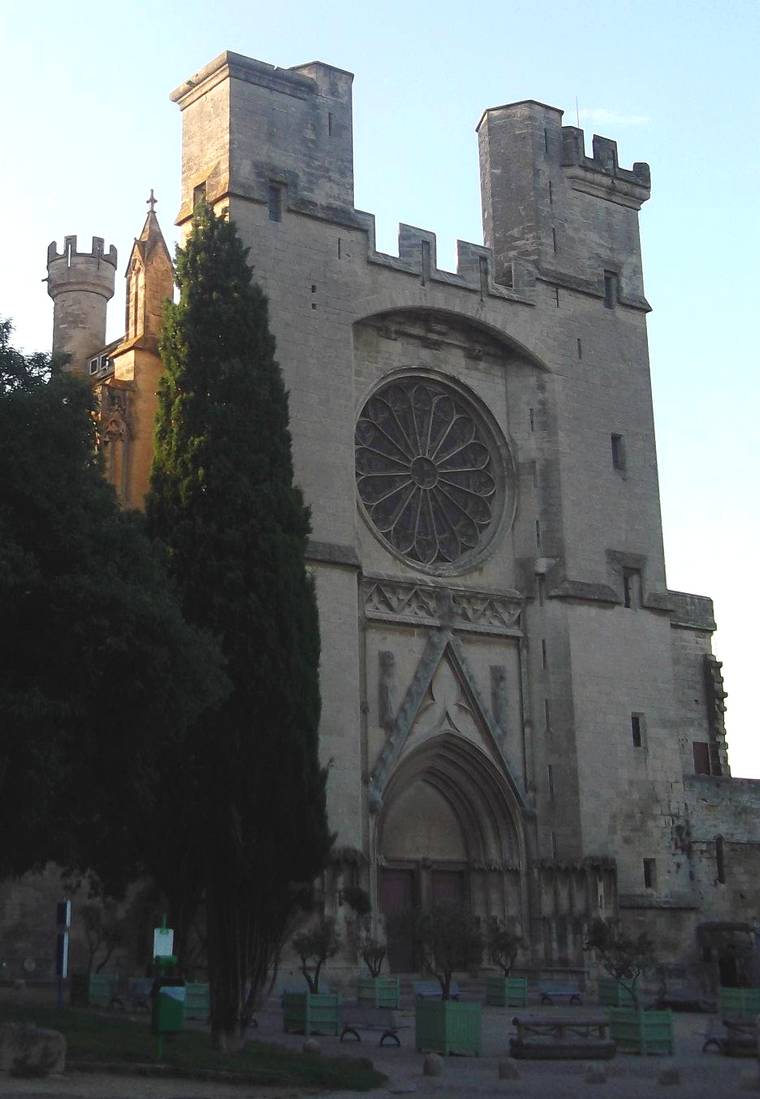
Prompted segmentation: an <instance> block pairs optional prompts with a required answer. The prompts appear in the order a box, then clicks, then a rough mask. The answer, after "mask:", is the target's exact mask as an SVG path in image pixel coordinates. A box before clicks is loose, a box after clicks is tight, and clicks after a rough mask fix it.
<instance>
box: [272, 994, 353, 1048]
mask: <svg viewBox="0 0 760 1099" xmlns="http://www.w3.org/2000/svg"><path fill="white" fill-rule="evenodd" d="M282 1025H283V1029H284V1031H285V1032H286V1034H287V1033H291V1032H293V1033H296V1034H306V1035H307V1036H308V1035H309V1034H332V1035H334V1036H335V1037H337V1036H338V1035H339V1034H340V1030H341V1026H340V996H339V995H338V993H337V992H335V993H334V992H284V993H283V996H282Z"/></svg>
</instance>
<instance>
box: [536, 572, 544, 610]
mask: <svg viewBox="0 0 760 1099" xmlns="http://www.w3.org/2000/svg"><path fill="white" fill-rule="evenodd" d="M536 588H537V589H538V605H539V607H543V605H544V599H545V596H546V590H545V589H546V582H545V580H544V577H543V575H542V574H539V575H538V576H537V577H536Z"/></svg>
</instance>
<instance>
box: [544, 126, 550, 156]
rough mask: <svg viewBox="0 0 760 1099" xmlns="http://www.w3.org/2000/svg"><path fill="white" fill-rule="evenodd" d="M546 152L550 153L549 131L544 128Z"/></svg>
mask: <svg viewBox="0 0 760 1099" xmlns="http://www.w3.org/2000/svg"><path fill="white" fill-rule="evenodd" d="M544 152H545V153H548V152H549V131H548V130H547V129H546V127H544Z"/></svg>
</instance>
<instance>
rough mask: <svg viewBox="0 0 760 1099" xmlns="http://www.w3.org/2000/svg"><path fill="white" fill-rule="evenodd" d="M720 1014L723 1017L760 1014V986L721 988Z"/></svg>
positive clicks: (719, 993)
mask: <svg viewBox="0 0 760 1099" xmlns="http://www.w3.org/2000/svg"><path fill="white" fill-rule="evenodd" d="M718 1014H719V1015H720V1017H721V1018H722V1019H731V1018H737V1017H739V1018H740V1017H742V1016H745V1015H749V1016H752V1015H760V988H723V987H721V988H719V989H718Z"/></svg>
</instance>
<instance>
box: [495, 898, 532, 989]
mask: <svg viewBox="0 0 760 1099" xmlns="http://www.w3.org/2000/svg"><path fill="white" fill-rule="evenodd" d="M486 935H487V949H488V957H489V959H490V960H491V961H492V962H493V964H494V965H495V966H498V968H499V969H500V970H501V972H500V973H494V974H492V975H491V976H489V977H486V1003H487V1004H489V1005H491V1006H492V1007H525V1005H526V1004H527V1002H528V981H527V979H526V978H525V977H512V976H511V973H512V966H513V965H514V964H515V959H516V957H517V952H518V951H519V949H520V945H521V943H522V939H521V938H520V936H519V935H518V934H517V933H516V932H515V931H514V930H513V929H512V928H511V927H507V926H506V924H503V923H502V922H501V920H499V919H497V917H496V916H492V917H491V919H490V920H489V921H488V927H487V931H486Z"/></svg>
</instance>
